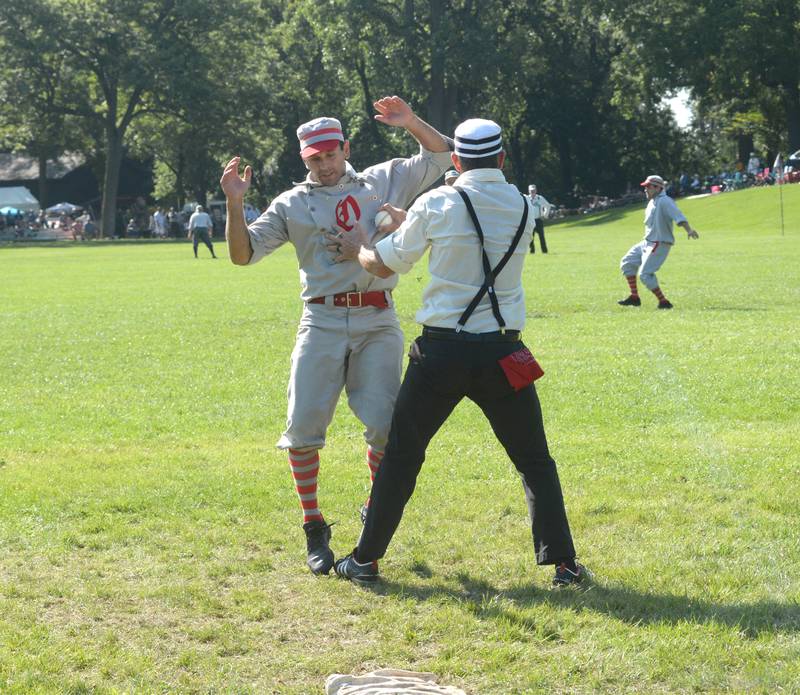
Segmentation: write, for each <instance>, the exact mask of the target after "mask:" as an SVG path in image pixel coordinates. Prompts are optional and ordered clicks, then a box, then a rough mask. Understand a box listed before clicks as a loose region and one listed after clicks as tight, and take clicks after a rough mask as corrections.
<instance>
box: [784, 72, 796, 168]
mask: <svg viewBox="0 0 800 695" xmlns="http://www.w3.org/2000/svg"><path fill="white" fill-rule="evenodd" d="M783 103H784V106H785V108H786V130H787V131H788V134H789V154H791V153H792V152H795V151H796V150H800V85H798V84H797V83H794V84H788V85H784V88H783Z"/></svg>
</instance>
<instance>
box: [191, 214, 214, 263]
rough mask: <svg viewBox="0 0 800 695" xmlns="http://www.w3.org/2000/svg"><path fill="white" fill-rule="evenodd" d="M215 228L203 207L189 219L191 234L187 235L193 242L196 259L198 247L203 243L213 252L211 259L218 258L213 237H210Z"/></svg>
mask: <svg viewBox="0 0 800 695" xmlns="http://www.w3.org/2000/svg"><path fill="white" fill-rule="evenodd" d="M213 228H214V225H213V223H212V222H211V217H209V215H208V213H207V212H205V211H204V210H203V206H202V205H198V206H197V207H196V208H195V209H194V212H193V213H192V216H191V217H190V218H189V233H188V234H187V238H189V239H191V240H192V247H193V248H194V257H195V258H197V246H198V244H199V243H200V242H201V241H202V242H203V243H204V244H205V245H206V246H207V247H208V250H209V251H211V258H216V257H217V254H215V253H214V244H212V243H211V237H210V236H209V232H210V231H211V230H212V229H213Z"/></svg>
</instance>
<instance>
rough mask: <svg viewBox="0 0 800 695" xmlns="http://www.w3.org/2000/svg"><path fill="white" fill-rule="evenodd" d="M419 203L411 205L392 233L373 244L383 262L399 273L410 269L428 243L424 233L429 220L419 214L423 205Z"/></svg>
mask: <svg viewBox="0 0 800 695" xmlns="http://www.w3.org/2000/svg"><path fill="white" fill-rule="evenodd" d="M419 203H420V201H417V203H415V204H414V205H413V206H412V207H411V209H410V210H409V211H408V217H406V221H405V222H403V224H402V225H400V227H399V228H398V229H397V230H396V231H395V232H394V233H392V234H390V235H389V236H387V237H386V238H385V239H381V240H380V241H379V242H378V243H377V244H375V250H376V251H377V252H378V253H379V254H380V257H381V260H382V261H383V264H384V265H385V266H386V267H387V268H389V269H390V270H393V271H394V272H395V273H399V274H401V275H402V274H404V273H407V272H408V271H409V270H411V268H412V267H413V265H414V264H415V263H416V262H417V261H418V260H419V259H420V258H422V256H423V254H424V253H425V250H426V249H427V248H428V246H429V244H430V242H429V241H428V238H427V235H426V226H427V224H428V222H429V220H428V219H426V218H425V217H423V216H422V215H421V214H420V213H421V212H422V211H423V210H424V206H422V205H420V204H419ZM428 217H429V215H428Z"/></svg>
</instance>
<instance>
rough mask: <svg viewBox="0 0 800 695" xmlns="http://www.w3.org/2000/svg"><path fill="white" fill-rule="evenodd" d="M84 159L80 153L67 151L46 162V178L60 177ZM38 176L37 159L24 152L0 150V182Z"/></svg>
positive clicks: (75, 167) (27, 179)
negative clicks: (16, 152)
mask: <svg viewBox="0 0 800 695" xmlns="http://www.w3.org/2000/svg"><path fill="white" fill-rule="evenodd" d="M85 161H86V158H85V157H84V156H83V155H82V154H78V153H77V152H68V153H67V154H64V155H62V156H61V157H59V158H58V159H56V160H49V161H48V162H47V178H48V179H60V178H63V177H64V176H66V175H67V174H69V172H71V171H73V170H74V169H77V168H78V167H79V166H81V165H82V164H83V163H84V162H85ZM38 178H39V160H38V159H36V157H29V156H27V155H24V154H12V153H10V152H0V182H2V181H31V180H34V179H38Z"/></svg>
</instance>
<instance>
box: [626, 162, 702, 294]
mask: <svg viewBox="0 0 800 695" xmlns="http://www.w3.org/2000/svg"><path fill="white" fill-rule="evenodd" d="M641 186H642V187H643V188H644V191H645V194H646V195H647V199H648V201H650V202H648V203H647V208H646V209H645V211H644V230H645V232H644V241H641V242H639V243H638V244H636V245H635V246H633V247H631V249H630V251H628V253H626V254H625V255H624V256H623V258H622V261H620V269H621V270H622V274H623V275H624V276H625V279H626V280H627V281H628V287H630V292H631V293H630V295H628V296H627V297H625V299H620V300H619V301H618V302H617V304H619V305H620V306H641V305H642V300H641V299H640V297H639V290H638V288H637V286H636V273H637V272H638V273H639V277H640V278H641V280H642V283H644V286H645V287H647V289H649V290H650V291H651V292H652V293H653V294H654V295H655V296H656V298H657V299H658V308H659V309H672V303H671V302H670V301H669V300H668V299H667V298H666V297H665V296H664V293H663V292H662V291H661V288H660V287H659V286H658V279H657V278H656V271H657V270H658V269H659V268H660V267H661V266H662V265H664V261H666V260H667V256H668V255H669V251H670V249H671V248H672V245H673V244H674V243H675V237H674V236H673V235H672V223H673V222H676V223H677V224H678V226H679V227H683V228H684V229H685V230H686V234H687V235H688V238H689V239H699V238H700V235H699V234H698V233H697V232H696V231H695V230H694V229H692V226H691V225H690V224H689V222H687V220H686V217H685V216H684V214H683V213H682V212H681V211H680V210H679V209H678V206H677V205H676V204H675V201H674V200H673V199H672V198H670V197H669V196H668V195H667V193H666V191H665V190H664V187H665V186H666V181H664V179H662V178H661V177H660V176H656V175H655V174H651V175H650V176H648V177H647V178H646V179H645V180H644V181H642V183H641Z"/></svg>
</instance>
